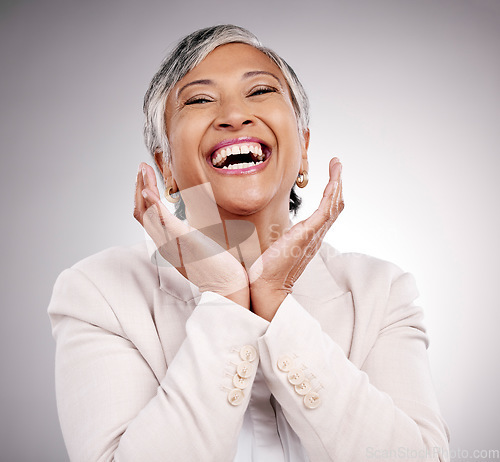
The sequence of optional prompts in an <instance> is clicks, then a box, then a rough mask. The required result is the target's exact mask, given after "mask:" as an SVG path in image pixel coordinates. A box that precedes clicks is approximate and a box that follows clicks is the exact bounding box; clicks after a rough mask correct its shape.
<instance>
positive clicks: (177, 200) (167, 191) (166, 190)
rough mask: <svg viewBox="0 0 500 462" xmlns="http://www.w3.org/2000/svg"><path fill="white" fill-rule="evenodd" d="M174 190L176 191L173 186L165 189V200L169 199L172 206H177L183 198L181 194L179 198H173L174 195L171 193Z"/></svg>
mask: <svg viewBox="0 0 500 462" xmlns="http://www.w3.org/2000/svg"><path fill="white" fill-rule="evenodd" d="M172 189H174V188H173V187H172V186H169V187H168V188H167V189H165V199H167V201H169V202H171V203H172V204H175V203H176V202H179V199H180V198H181V196H180V194H179V195H178V196H177V197H173V196H172V194H171V193H170V191H172ZM174 194H175V193H174Z"/></svg>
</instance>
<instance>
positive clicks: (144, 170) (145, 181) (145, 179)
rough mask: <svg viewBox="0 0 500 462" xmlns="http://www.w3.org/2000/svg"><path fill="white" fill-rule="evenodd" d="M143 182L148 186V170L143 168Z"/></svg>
mask: <svg viewBox="0 0 500 462" xmlns="http://www.w3.org/2000/svg"><path fill="white" fill-rule="evenodd" d="M141 171H142V181H144V184H147V177H146V169H145V168H144V167H142V169H141Z"/></svg>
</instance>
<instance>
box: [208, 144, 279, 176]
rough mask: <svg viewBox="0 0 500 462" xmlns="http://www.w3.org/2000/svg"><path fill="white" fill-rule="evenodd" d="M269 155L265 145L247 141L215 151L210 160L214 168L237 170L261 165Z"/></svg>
mask: <svg viewBox="0 0 500 462" xmlns="http://www.w3.org/2000/svg"><path fill="white" fill-rule="evenodd" d="M270 155H271V150H270V149H269V148H268V147H267V146H266V145H265V144H262V143H257V142H253V141H252V142H248V141H247V142H240V143H235V144H231V145H229V146H225V147H223V148H220V149H217V150H215V151H214V152H213V153H212V155H211V156H210V159H211V162H212V165H213V166H214V167H215V168H219V169H228V170H237V169H243V168H248V167H253V166H256V165H259V164H262V163H263V162H265V161H266V160H267V159H268V158H269V156H270Z"/></svg>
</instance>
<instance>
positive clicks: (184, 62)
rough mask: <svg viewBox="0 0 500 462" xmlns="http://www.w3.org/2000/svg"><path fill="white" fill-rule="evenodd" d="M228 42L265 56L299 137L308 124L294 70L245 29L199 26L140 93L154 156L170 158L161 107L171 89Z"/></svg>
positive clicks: (146, 134)
mask: <svg viewBox="0 0 500 462" xmlns="http://www.w3.org/2000/svg"><path fill="white" fill-rule="evenodd" d="M228 43H246V44H247V45H251V46H253V47H254V48H256V49H257V50H259V51H261V52H262V53H264V54H265V55H267V56H268V57H269V58H270V59H271V60H272V61H273V62H274V63H276V65H277V66H278V67H279V68H280V70H281V72H282V73H283V76H284V77H285V79H286V81H287V84H288V87H289V89H290V95H291V99H292V104H293V108H294V111H295V115H296V117H297V125H298V129H299V133H300V135H301V136H302V135H303V132H304V130H306V129H307V128H308V126H309V100H308V98H307V95H306V93H305V91H304V88H303V86H302V84H301V83H300V81H299V79H298V77H297V75H296V74H295V72H294V70H293V69H292V68H291V67H290V66H289V65H288V64H287V63H286V61H285V60H284V59H283V58H281V57H280V56H279V55H278V54H277V53H275V52H274V51H273V50H271V49H269V48H266V47H264V46H263V45H262V44H261V43H260V41H259V39H258V38H257V37H256V36H255V35H254V34H252V33H251V32H250V31H248V30H247V29H244V28H243V27H239V26H234V25H232V24H225V25H219V26H212V27H207V28H205V29H200V30H197V31H195V32H193V33H192V34H189V35H188V36H186V37H184V38H183V39H182V40H181V41H180V42H179V43H178V44H177V46H176V47H175V48H174V50H172V52H171V53H170V54H169V55H168V56H167V57H166V58H165V59H164V61H163V62H162V63H161V66H160V69H159V70H158V72H157V73H156V74H155V75H154V77H153V79H152V80H151V83H150V85H149V88H148V90H147V92H146V95H145V96H144V108H143V109H144V114H145V116H146V120H145V122H144V141H145V143H146V146H147V148H148V150H149V152H150V153H151V154H152V155H153V156H154V155H155V154H156V153H158V152H162V153H163V156H164V159H165V160H168V159H169V158H170V148H169V144H168V139H167V133H166V125H165V106H166V102H167V98H168V95H169V93H170V91H171V90H172V88H173V87H174V86H175V85H176V84H177V83H178V82H179V81H180V80H181V79H182V78H183V77H184V76H185V75H186V74H187V73H188V72H189V71H190V70H191V69H193V68H194V67H196V66H197V65H198V64H199V63H200V62H201V61H203V59H205V58H206V56H207V55H208V54H209V53H210V52H211V51H213V50H214V49H215V48H217V47H219V46H221V45H226V44H228Z"/></svg>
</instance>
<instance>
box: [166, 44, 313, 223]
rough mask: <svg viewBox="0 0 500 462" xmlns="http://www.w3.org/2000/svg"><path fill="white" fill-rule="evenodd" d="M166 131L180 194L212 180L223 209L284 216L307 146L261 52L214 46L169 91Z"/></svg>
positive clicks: (284, 90) (274, 69)
mask: <svg viewBox="0 0 500 462" xmlns="http://www.w3.org/2000/svg"><path fill="white" fill-rule="evenodd" d="M166 129H167V136H168V139H169V142H170V146H171V155H172V158H171V159H172V160H171V165H170V170H171V173H172V176H173V179H174V180H175V182H176V183H177V186H178V188H179V189H180V190H181V191H182V190H184V189H186V188H190V187H193V186H196V185H200V184H202V183H207V182H209V183H210V185H211V187H212V190H213V193H214V196H215V200H216V202H217V204H218V206H219V208H220V209H222V210H221V212H222V211H226V212H229V213H230V214H233V215H250V214H253V213H256V212H259V211H260V210H262V209H264V208H266V207H270V212H271V213H273V210H274V209H276V210H275V211H276V212H277V211H278V210H279V209H281V210H283V208H286V211H287V213H288V202H289V195H290V189H291V188H292V186H293V184H294V181H295V179H296V178H297V174H298V173H299V170H300V171H301V170H302V169H304V168H307V160H306V149H307V146H306V145H305V144H304V143H303V142H302V141H301V138H300V136H299V133H298V129H297V119H296V116H295V112H294V110H293V106H292V102H291V98H290V93H289V90H288V86H287V83H286V80H285V78H284V76H283V74H282V73H281V71H280V69H279V68H278V66H276V64H274V63H273V62H272V61H271V60H270V59H269V58H268V57H267V56H266V55H265V54H263V53H262V52H260V51H258V50H257V49H255V48H253V47H252V46H250V45H246V44H241V43H231V44H227V45H223V46H220V47H218V48H216V49H215V50H214V51H212V52H211V53H210V54H209V55H208V56H207V57H206V58H205V59H204V60H203V61H202V62H201V63H200V64H199V65H198V66H196V67H195V68H194V69H192V70H191V71H190V72H189V73H188V74H186V75H185V76H184V78H183V79H182V80H180V81H179V82H178V83H177V85H176V86H175V87H174V88H173V90H172V91H171V92H170V95H169V97H168V99H167V105H166ZM305 135H306V139H308V133H306V134H305ZM167 171H168V170H167Z"/></svg>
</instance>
